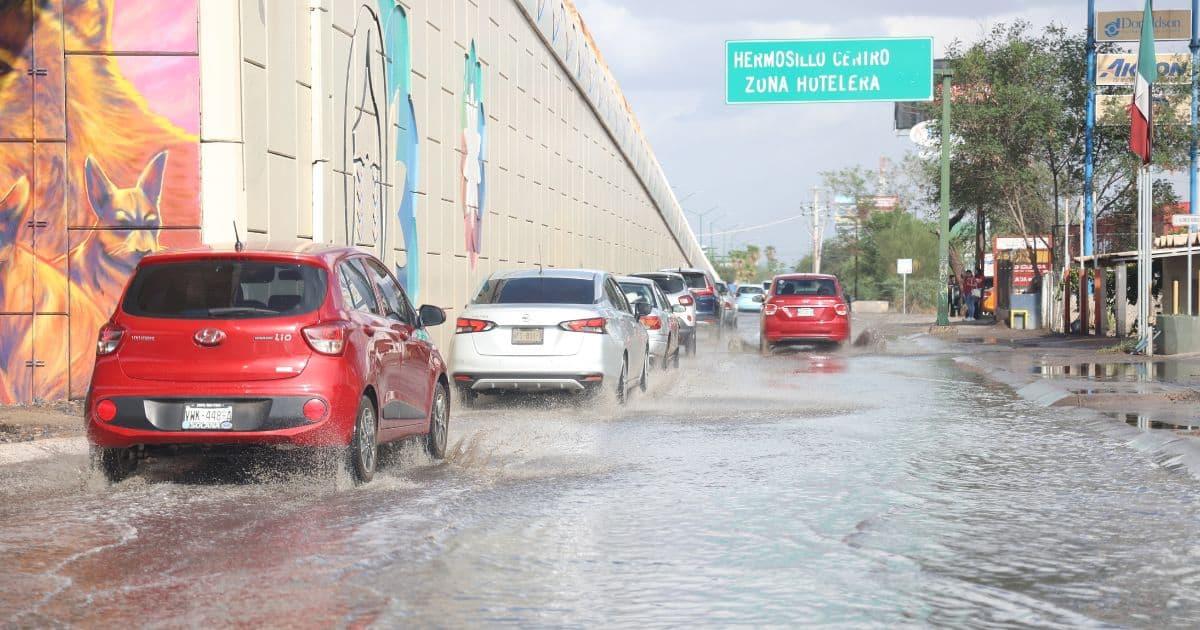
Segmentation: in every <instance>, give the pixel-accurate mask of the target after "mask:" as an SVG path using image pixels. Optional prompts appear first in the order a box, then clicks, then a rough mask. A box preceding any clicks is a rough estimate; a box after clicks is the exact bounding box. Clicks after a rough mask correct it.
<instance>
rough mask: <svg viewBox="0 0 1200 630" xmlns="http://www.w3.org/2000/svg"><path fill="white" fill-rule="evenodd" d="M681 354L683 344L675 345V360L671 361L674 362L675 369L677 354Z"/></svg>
mask: <svg viewBox="0 0 1200 630" xmlns="http://www.w3.org/2000/svg"><path fill="white" fill-rule="evenodd" d="M681 354H683V345H682V344H681V345H678V346H675V361H673V363H674V364H675V369H676V370H678V369H679V355H681Z"/></svg>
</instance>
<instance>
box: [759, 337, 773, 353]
mask: <svg viewBox="0 0 1200 630" xmlns="http://www.w3.org/2000/svg"><path fill="white" fill-rule="evenodd" d="M758 353H759V354H761V355H762V356H764V357H766V356H770V355H771V342H769V341H767V336H766V335H764V334H762V333H759V335H758Z"/></svg>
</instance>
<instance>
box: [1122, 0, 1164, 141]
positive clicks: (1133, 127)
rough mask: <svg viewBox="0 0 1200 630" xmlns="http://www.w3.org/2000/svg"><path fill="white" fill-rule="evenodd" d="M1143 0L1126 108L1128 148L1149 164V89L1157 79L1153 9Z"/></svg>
mask: <svg viewBox="0 0 1200 630" xmlns="http://www.w3.org/2000/svg"><path fill="white" fill-rule="evenodd" d="M1152 4H1153V2H1152V0H1146V9H1145V11H1144V12H1143V13H1142V39H1141V44H1140V45H1139V46H1138V58H1137V83H1136V84H1135V85H1134V88H1133V105H1132V106H1130V108H1129V119H1130V121H1129V149H1130V150H1131V151H1133V152H1134V153H1136V154H1137V155H1138V157H1140V158H1142V164H1149V163H1150V149H1151V146H1150V145H1151V137H1152V135H1153V134H1154V117H1153V115H1152V114H1151V109H1153V105H1152V102H1151V96H1150V90H1151V87H1153V85H1154V82H1155V81H1157V80H1158V58H1157V57H1155V56H1154V9H1153V7H1152Z"/></svg>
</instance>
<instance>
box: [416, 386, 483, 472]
mask: <svg viewBox="0 0 1200 630" xmlns="http://www.w3.org/2000/svg"><path fill="white" fill-rule="evenodd" d="M472 393H474V392H472ZM449 436H450V393H449V392H448V391H446V386H445V385H443V384H442V383H438V384H437V388H436V389H434V390H433V403H432V404H431V405H429V433H428V434H426V435H425V452H426V453H429V456H430V457H432V458H433V459H437V460H441V459H445V458H446V445H447V443H448V441H449Z"/></svg>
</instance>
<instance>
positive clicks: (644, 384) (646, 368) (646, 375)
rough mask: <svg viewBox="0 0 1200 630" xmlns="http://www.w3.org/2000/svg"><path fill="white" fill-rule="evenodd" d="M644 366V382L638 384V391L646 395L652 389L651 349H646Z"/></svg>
mask: <svg viewBox="0 0 1200 630" xmlns="http://www.w3.org/2000/svg"><path fill="white" fill-rule="evenodd" d="M642 364H643V365H642V380H641V382H640V383H638V389H641V390H642V393H645V392H646V390H647V389H649V388H650V348H646V359H645V360H644V361H642Z"/></svg>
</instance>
